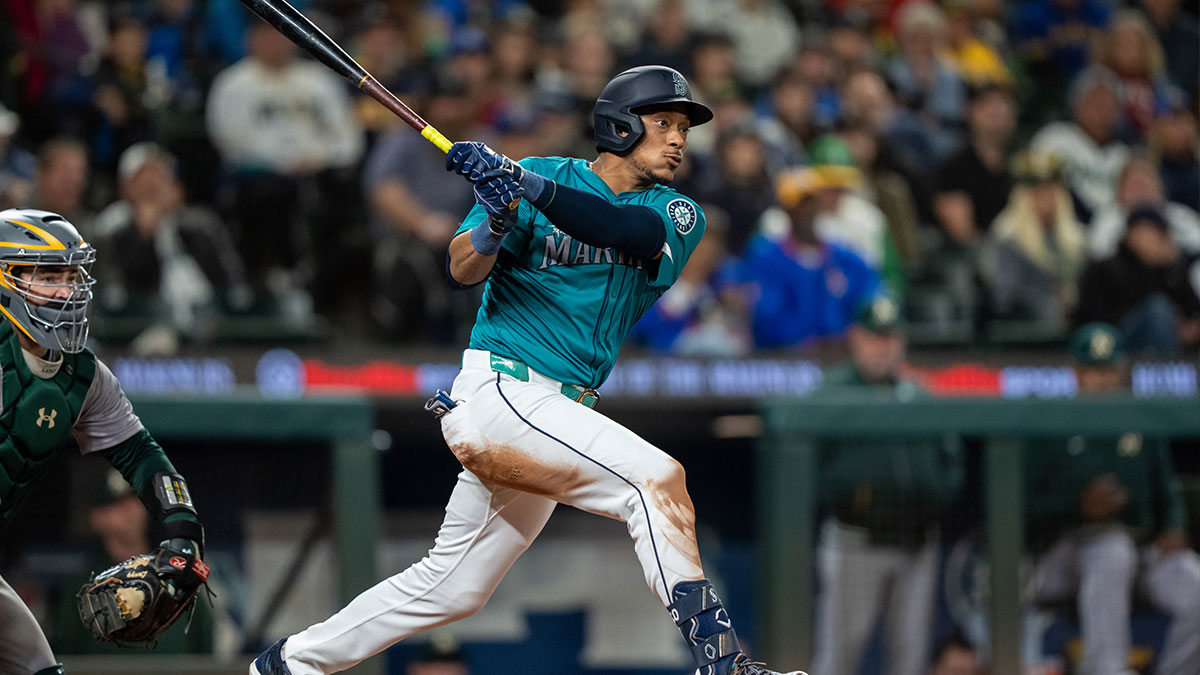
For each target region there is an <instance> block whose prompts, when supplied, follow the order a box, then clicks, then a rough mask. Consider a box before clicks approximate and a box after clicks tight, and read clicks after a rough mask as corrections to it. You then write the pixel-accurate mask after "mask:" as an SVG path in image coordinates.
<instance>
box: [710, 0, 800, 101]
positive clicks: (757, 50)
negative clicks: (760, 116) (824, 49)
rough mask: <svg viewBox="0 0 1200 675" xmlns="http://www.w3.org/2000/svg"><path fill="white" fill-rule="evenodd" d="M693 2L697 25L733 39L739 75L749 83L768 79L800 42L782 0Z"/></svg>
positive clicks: (754, 84) (757, 83)
mask: <svg viewBox="0 0 1200 675" xmlns="http://www.w3.org/2000/svg"><path fill="white" fill-rule="evenodd" d="M694 4H695V5H696V10H695V13H696V21H697V23H698V24H700V25H701V26H703V27H704V28H706V29H707V30H712V31H720V32H722V33H725V34H727V35H729V37H730V38H731V39H732V40H733V44H734V45H735V47H736V48H737V68H738V77H739V78H740V79H741V80H743V81H744V82H746V83H747V84H749V85H751V86H756V87H757V86H762V85H765V84H766V83H767V82H770V81H771V78H773V77H774V76H775V75H776V73H778V72H779V71H780V69H782V68H783V67H784V66H785V64H787V63H788V61H790V60H791V58H792V54H793V53H794V52H795V49H796V47H797V46H798V45H799V44H800V37H801V36H800V30H799V29H798V27H797V26H796V22H795V21H793V20H792V16H791V14H790V13H789V12H788V8H787V5H785V4H784V3H783V2H782V0H716V1H712V0H706V1H703V2H694Z"/></svg>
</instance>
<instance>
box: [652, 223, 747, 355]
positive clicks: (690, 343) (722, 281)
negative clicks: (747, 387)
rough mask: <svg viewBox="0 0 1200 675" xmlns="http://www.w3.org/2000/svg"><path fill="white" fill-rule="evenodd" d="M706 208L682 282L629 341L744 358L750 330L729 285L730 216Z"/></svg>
mask: <svg viewBox="0 0 1200 675" xmlns="http://www.w3.org/2000/svg"><path fill="white" fill-rule="evenodd" d="M702 208H704V216H705V223H706V224H705V227H706V228H707V229H705V231H704V238H703V239H701V240H700V244H699V245H697V246H696V250H695V251H693V252H692V257H690V258H688V262H687V265H686V266H685V267H684V268H683V272H682V274H680V276H679V280H678V281H676V282H675V284H674V285H672V286H671V288H669V289H667V292H666V293H663V295H662V297H661V298H659V299H658V300H657V301H655V303H654V305H653V306H652V307H651V308H650V309H649V311H647V312H646V314H645V315H643V316H642V318H641V319H640V320H639V321H638V322H637V324H636V325H635V326H634V327H633V332H632V333H630V338H631V339H632V340H633V341H635V342H637V343H640V344H643V345H645V346H647V347H649V348H651V349H653V350H654V351H658V352H662V353H670V354H674V355H677V356H699V357H723V358H729V357H737V356H745V355H747V354H749V353H750V332H749V330H748V328H747V326H746V317H745V310H746V308H745V306H744V303H743V302H742V296H741V295H740V294H739V293H737V292H736V289H734V288H732V287H731V286H730V278H729V277H730V274H731V270H730V266H731V265H732V259H731V257H730V253H729V251H728V249H727V248H726V245H725V241H726V234H727V230H728V229H729V224H728V222H729V221H728V217H727V216H726V214H725V212H723V211H722V210H720V209H718V208H715V207H709V206H708V205H707V204H705V205H703V206H702Z"/></svg>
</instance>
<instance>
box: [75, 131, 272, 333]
mask: <svg viewBox="0 0 1200 675" xmlns="http://www.w3.org/2000/svg"><path fill="white" fill-rule="evenodd" d="M117 176H118V181H119V187H120V192H121V199H120V200H118V201H116V202H114V203H112V204H110V205H109V206H108V207H106V208H105V209H104V210H103V211H101V212H100V214H99V215H98V216H97V217H96V221H95V224H94V230H95V232H96V235H95V236H96V240H97V244H98V246H101V247H103V249H104V250H105V251H109V252H110V253H109V255H108V256H106V257H105V258H104V259H103V261H102V262H103V265H102V267H103V268H104V273H103V275H104V278H105V285H104V289H103V291H102V292H101V293H100V294H99V305H100V308H101V310H102V311H103V312H106V313H108V314H110V315H125V316H143V317H145V318H146V319H147V322H148V323H149V322H161V324H160V327H159V329H158V330H159V331H167V333H169V334H170V335H169V336H168V335H167V333H156V334H157V335H158V336H159V338H166V339H167V340H168V341H167V342H162V343H159V345H158V346H160V347H163V348H165V349H166V351H173V349H171V348H170V347H171V346H172V344H175V343H177V342H178V340H179V339H180V338H184V339H202V338H204V337H206V336H207V335H208V334H209V331H211V330H212V329H213V328H214V326H213V325H211V321H208V322H206V321H205V320H204V319H205V317H206V316H207V317H208V318H209V319H211V318H212V317H213V315H214V313H215V312H219V311H229V310H240V309H245V308H246V305H248V304H249V302H250V300H251V297H250V295H251V294H250V290H249V287H248V286H247V285H246V274H245V269H244V267H243V263H242V259H241V255H240V254H239V253H238V251H237V248H236V247H235V246H234V244H233V237H232V235H231V234H230V232H229V230H228V228H227V227H226V226H225V223H224V222H223V221H222V220H221V219H220V217H219V216H217V214H216V213H214V212H213V211H212V210H210V209H208V208H205V207H203V206H193V205H188V204H186V203H185V202H184V194H183V185H182V184H181V183H180V180H179V176H178V175H177V173H176V162H175V158H174V157H173V156H172V155H171V154H170V153H168V152H167V151H166V150H165V149H164V148H162V147H161V146H159V145H158V144H156V143H150V142H144V143H135V144H134V145H132V146H130V147H129V148H128V149H126V150H125V152H123V153H122V154H121V159H120V162H119V163H118V170H117ZM145 335H146V337H147V339H148V338H149V336H150V335H152V334H150V333H147V334H145ZM154 342H157V340H154ZM136 344H137V343H136V342H135V345H136ZM143 346H144V347H146V348H149V347H150V345H149V344H148V343H144V345H143Z"/></svg>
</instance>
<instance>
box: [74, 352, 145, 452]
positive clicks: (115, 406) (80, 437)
mask: <svg viewBox="0 0 1200 675" xmlns="http://www.w3.org/2000/svg"><path fill="white" fill-rule="evenodd" d="M141 430H142V421H141V420H140V419H138V416H137V415H136V414H134V412H133V405H132V404H130V403H129V399H128V398H125V392H124V391H121V383H120V382H118V381H117V376H116V375H113V373H112V371H111V370H109V369H108V366H106V365H104V363H103V362H102V361H100V359H96V375H95V377H93V378H92V386H91V387H89V388H88V392H87V395H86V396H85V397H84V399H83V407H82V408H81V409H80V411H79V419H78V420H76V422H75V426H74V427H73V428H72V429H71V432H72V433H73V434H75V440H76V441H78V442H79V452H80V453H81V454H84V455H86V454H88V453H89V452H96V451H99V450H107V449H109V448H111V447H113V446H114V445H117V444H118V443H121V442H122V441H125V440H128V439H129V437H130V436H133V435H134V434H136V433H137V432H139V431H141Z"/></svg>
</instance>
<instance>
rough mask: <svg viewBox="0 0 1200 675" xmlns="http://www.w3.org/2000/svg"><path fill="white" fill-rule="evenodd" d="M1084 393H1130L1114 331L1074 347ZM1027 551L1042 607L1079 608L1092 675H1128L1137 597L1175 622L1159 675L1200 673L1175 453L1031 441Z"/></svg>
mask: <svg viewBox="0 0 1200 675" xmlns="http://www.w3.org/2000/svg"><path fill="white" fill-rule="evenodd" d="M1069 348H1070V352H1071V355H1072V358H1073V359H1074V364H1075V371H1076V379H1077V381H1078V383H1079V393H1080V395H1083V396H1104V395H1113V394H1117V393H1120V392H1127V391H1128V390H1129V366H1128V362H1127V361H1126V358H1125V356H1126V352H1125V348H1124V345H1123V339H1122V335H1121V332H1120V331H1118V330H1117V329H1116V327H1115V326H1112V325H1110V324H1105V323H1089V324H1085V325H1083V326H1080V327H1079V329H1078V330H1076V331H1075V332H1074V333H1073V334H1072V335H1071V338H1070V341H1069ZM1023 461H1024V467H1025V500H1026V501H1025V516H1026V523H1027V525H1026V542H1027V545H1028V546H1029V547H1030V548H1031V550H1032V551H1033V552H1035V553H1036V554H1037V556H1036V563H1035V567H1034V571H1033V578H1032V589H1033V598H1034V600H1035V602H1042V603H1047V602H1063V601H1067V602H1073V603H1074V604H1075V605H1076V606H1077V607H1078V613H1079V621H1080V631H1081V634H1082V638H1083V654H1082V657H1081V659H1080V662H1079V664H1078V665H1077V667H1078V671H1077V672H1081V673H1125V672H1129V670H1128V659H1129V649H1130V632H1129V621H1130V612H1131V608H1132V603H1133V598H1134V596H1135V595H1137V596H1138V597H1141V598H1144V599H1145V600H1147V601H1148V602H1150V603H1151V604H1152V605H1153V606H1155V607H1156V608H1158V609H1159V610H1160V611H1162V612H1164V613H1166V614H1167V615H1168V616H1169V617H1170V627H1169V629H1168V631H1167V635H1166V639H1165V642H1164V644H1163V646H1162V651H1161V652H1160V653H1159V654H1158V656H1157V658H1156V659H1155V668H1154V672H1155V673H1159V674H1161V675H1186V674H1189V673H1194V672H1195V671H1196V664H1197V663H1200V555H1198V554H1197V553H1196V552H1195V551H1193V550H1191V549H1190V548H1188V545H1189V542H1188V540H1187V536H1186V534H1185V532H1186V531H1187V510H1186V506H1185V504H1184V501H1183V496H1182V492H1181V488H1180V484H1179V477H1178V476H1177V475H1176V473H1175V468H1174V465H1173V463H1172V461H1171V453H1170V451H1169V445H1168V443H1167V442H1166V441H1165V440H1163V439H1159V438H1148V437H1144V436H1143V435H1142V434H1141V433H1138V432H1136V431H1132V430H1131V431H1129V432H1128V433H1125V434H1122V435H1119V436H1110V437H1090V436H1073V437H1071V438H1069V439H1065V440H1064V439H1044V440H1033V441H1030V442H1029V443H1028V444H1027V445H1026V447H1025V451H1024V460H1023Z"/></svg>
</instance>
